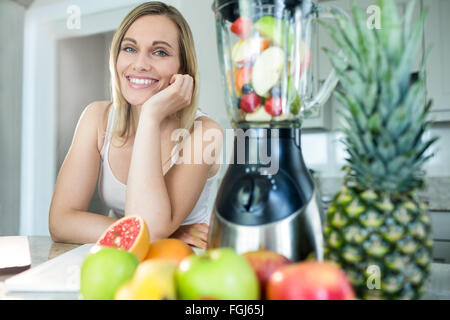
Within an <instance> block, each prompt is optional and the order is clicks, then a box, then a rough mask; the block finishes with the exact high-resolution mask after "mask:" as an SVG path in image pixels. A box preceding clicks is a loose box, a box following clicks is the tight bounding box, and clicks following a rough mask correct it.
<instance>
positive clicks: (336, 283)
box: [266, 262, 355, 300]
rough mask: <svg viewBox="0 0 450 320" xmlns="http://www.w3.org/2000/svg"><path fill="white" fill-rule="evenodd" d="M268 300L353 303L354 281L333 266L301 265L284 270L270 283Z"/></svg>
mask: <svg viewBox="0 0 450 320" xmlns="http://www.w3.org/2000/svg"><path fill="white" fill-rule="evenodd" d="M266 294H267V299H268V300H352V299H355V293H354V290H353V287H352V285H351V283H350V280H349V279H348V278H347V276H346V275H345V273H344V271H342V270H341V269H340V268H339V267H338V266H336V265H335V264H332V263H330V262H299V263H294V264H290V265H287V266H284V267H281V268H280V269H278V270H277V271H275V272H274V273H273V274H272V276H271V277H270V279H269V281H268V283H267V289H266Z"/></svg>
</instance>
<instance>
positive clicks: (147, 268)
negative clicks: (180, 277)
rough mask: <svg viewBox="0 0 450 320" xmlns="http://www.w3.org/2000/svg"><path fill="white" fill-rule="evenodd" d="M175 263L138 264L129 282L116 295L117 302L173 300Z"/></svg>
mask: <svg viewBox="0 0 450 320" xmlns="http://www.w3.org/2000/svg"><path fill="white" fill-rule="evenodd" d="M176 269H177V263H176V262H174V261H169V260H162V259H155V260H147V261H144V262H142V263H141V264H139V266H138V268H137V269H136V273H135V274H134V277H133V279H132V280H131V282H128V283H126V284H124V285H123V286H122V287H121V288H120V289H119V290H118V291H117V293H116V299H117V300H174V299H176V298H177V296H176V286H175V271H176Z"/></svg>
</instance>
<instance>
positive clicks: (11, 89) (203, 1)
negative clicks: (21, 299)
mask: <svg viewBox="0 0 450 320" xmlns="http://www.w3.org/2000/svg"><path fill="white" fill-rule="evenodd" d="M141 2H142V1H135V0H97V1H90V0H77V1H75V0H72V1H66V0H34V1H33V0H0V43H1V45H0V70H1V73H0V121H1V125H0V150H1V156H0V179H1V183H0V188H1V189H0V236H5V235H49V232H48V209H49V204H50V200H51V196H52V193H53V187H54V184H55V181H56V176H57V174H58V170H59V167H60V166H61V164H62V162H63V160H64V157H65V154H66V152H67V150H68V148H69V146H70V143H71V140H72V136H73V132H74V129H75V126H76V123H77V120H78V118H79V116H80V114H81V112H82V110H83V109H84V108H85V106H86V105H87V104H89V103H90V102H92V101H95V100H105V99H109V97H110V93H109V69H108V64H107V63H108V50H109V45H110V42H111V39H112V34H113V31H114V30H115V29H116V28H117V27H118V25H119V23H120V21H121V20H122V19H123V17H124V16H125V15H126V14H127V13H128V12H129V11H130V10H131V9H132V8H134V7H135V6H137V5H138V4H139V3H141ZM164 2H166V3H168V4H171V5H173V6H175V7H177V8H178V9H179V10H180V11H181V12H182V13H183V15H184V16H185V18H186V19H187V21H188V22H189V24H190V26H191V29H192V31H193V34H194V38H195V43H196V49H197V58H198V61H199V72H200V99H199V104H200V107H201V109H202V110H203V111H204V112H206V113H208V114H209V115H210V116H211V117H213V118H214V119H215V120H216V121H217V122H219V123H220V124H221V125H222V127H223V128H224V129H226V128H231V126H230V123H229V121H228V118H227V116H226V109H225V106H224V98H223V92H222V90H223V89H222V83H221V78H220V74H219V67H218V63H219V62H218V57H217V49H216V35H215V25H214V16H213V13H212V11H211V4H212V0H165V1H164ZM319 2H320V3H321V4H326V5H335V6H338V7H341V8H343V9H345V10H347V12H350V4H351V0H333V1H319ZM408 2H409V0H397V3H398V4H399V7H400V9H401V10H404V9H405V6H406V3H408ZM417 2H418V6H417V10H416V16H418V15H419V14H420V12H421V11H423V10H424V8H428V9H429V10H430V11H429V16H428V19H427V24H426V28H425V32H424V38H423V47H422V51H423V50H428V49H431V50H432V51H431V53H430V55H429V58H428V64H427V90H428V93H429V97H430V98H432V99H433V101H434V105H433V112H432V116H433V117H434V119H435V120H436V123H435V125H434V126H433V128H432V130H431V134H432V135H437V136H439V137H440V140H439V141H438V143H437V144H436V145H435V147H434V150H433V151H434V152H435V156H434V157H433V158H432V159H431V160H430V161H429V162H428V163H427V164H426V166H425V168H426V174H427V189H426V190H424V191H423V192H422V196H423V197H424V198H425V199H426V200H427V201H429V204H430V209H431V213H432V221H433V233H434V239H435V248H434V259H435V260H436V261H441V262H448V263H450V148H449V147H450V60H449V57H450V36H449V34H448V31H449V30H450V20H449V19H448V17H449V16H450V1H449V0H419V1H417ZM357 3H358V5H359V6H361V7H362V8H364V9H367V8H368V7H369V5H371V4H374V3H376V0H358V1H357ZM78 13H79V14H80V15H79V18H80V19H79V20H77V14H78ZM78 22H79V25H78V24H77V23H78ZM322 47H331V48H333V47H334V45H333V43H332V41H331V40H330V38H329V37H328V36H327V34H326V33H325V31H324V30H322V29H319V32H318V33H317V38H316V39H314V45H313V48H312V50H313V54H314V56H313V64H312V68H313V70H314V75H315V81H316V85H318V84H319V83H321V81H323V80H324V79H325V78H326V76H327V74H328V72H329V70H330V64H329V62H328V59H327V58H326V56H325V55H324V54H323V52H322V51H321V50H320V48H322ZM418 65H419V61H418V62H417V66H418ZM336 108H337V103H336V101H335V100H334V99H330V100H329V102H328V103H327V104H326V106H325V108H323V109H322V110H321V111H319V112H317V113H316V114H315V115H314V116H313V117H312V118H310V119H308V120H307V121H306V122H305V123H304V130H303V135H302V144H303V148H304V156H305V160H306V162H307V165H308V166H309V167H310V168H311V169H313V170H314V171H315V172H316V178H317V182H318V184H319V185H320V190H321V194H322V199H323V201H324V205H325V206H326V202H327V201H328V199H329V198H330V196H332V195H333V193H334V192H335V191H336V190H337V189H338V188H339V187H340V185H341V183H342V180H341V179H342V172H341V170H340V168H341V167H342V165H343V164H344V159H345V150H344V148H343V145H342V144H341V143H340V141H339V139H340V137H341V135H340V132H339V128H340V121H339V117H338V115H337V114H336ZM230 143H231V141H226V144H225V149H224V155H225V157H226V156H228V155H230V154H231V153H230V151H229V148H230V147H231V144H230ZM225 160H226V159H224V161H225ZM225 170H226V165H222V168H221V172H220V176H222V175H223V174H224V172H225ZM219 183H220V180H219V182H218V184H219ZM217 186H218V185H217ZM217 186H216V188H217ZM213 201H214V199H211V203H210V205H211V206H212V204H213ZM89 210H91V211H93V212H98V213H104V212H105V208H104V207H103V205H102V203H101V202H100V200H99V198H98V196H97V194H95V195H94V198H93V199H92V203H91V206H90V208H89Z"/></svg>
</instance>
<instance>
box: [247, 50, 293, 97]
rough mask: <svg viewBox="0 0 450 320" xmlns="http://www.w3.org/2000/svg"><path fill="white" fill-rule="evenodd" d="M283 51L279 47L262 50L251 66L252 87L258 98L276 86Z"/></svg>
mask: <svg viewBox="0 0 450 320" xmlns="http://www.w3.org/2000/svg"><path fill="white" fill-rule="evenodd" d="M284 60H285V57H284V50H283V49H281V48H279V47H269V48H267V49H266V50H264V51H263V52H262V53H261V55H260V56H258V58H256V61H255V64H254V65H253V72H252V86H253V89H254V90H255V92H256V93H257V94H258V95H260V96H266V95H267V92H268V91H269V90H270V89H271V88H272V87H273V86H274V85H275V84H277V82H278V80H279V79H280V76H281V73H282V72H283V67H284Z"/></svg>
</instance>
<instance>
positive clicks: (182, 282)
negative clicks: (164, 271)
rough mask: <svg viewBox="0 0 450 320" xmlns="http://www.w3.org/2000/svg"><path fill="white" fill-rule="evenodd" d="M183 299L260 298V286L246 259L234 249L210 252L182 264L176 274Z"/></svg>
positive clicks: (185, 260) (219, 249) (187, 258)
mask: <svg viewBox="0 0 450 320" xmlns="http://www.w3.org/2000/svg"><path fill="white" fill-rule="evenodd" d="M175 280H176V284H177V292H178V297H179V298H180V299H183V300H198V299H220V300H256V299H259V283H258V278H257V277H256V274H255V272H254V271H253V269H252V267H251V266H250V264H249V263H248V262H247V260H246V259H245V258H244V257H242V256H240V255H238V254H237V253H236V251H235V250H234V249H232V248H216V249H209V250H207V251H205V252H204V253H202V254H200V255H191V256H189V257H186V258H185V259H184V260H182V261H181V263H180V265H179V267H178V270H177V272H176V274H175Z"/></svg>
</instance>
